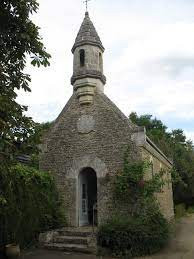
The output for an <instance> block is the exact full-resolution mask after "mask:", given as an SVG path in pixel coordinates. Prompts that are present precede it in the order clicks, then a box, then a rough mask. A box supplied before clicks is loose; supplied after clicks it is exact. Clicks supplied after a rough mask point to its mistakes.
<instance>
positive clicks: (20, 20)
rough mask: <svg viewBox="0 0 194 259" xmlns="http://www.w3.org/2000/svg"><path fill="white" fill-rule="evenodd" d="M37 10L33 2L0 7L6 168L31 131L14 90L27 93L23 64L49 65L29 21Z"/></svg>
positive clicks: (0, 149)
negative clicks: (29, 60) (29, 59)
mask: <svg viewBox="0 0 194 259" xmlns="http://www.w3.org/2000/svg"><path fill="white" fill-rule="evenodd" d="M37 10H38V3H37V2H36V0H30V1H29V0H9V1H6V0H3V1H1V5H0V19H1V21H0V159H1V160H2V161H3V163H4V164H5V165H8V164H10V163H11V162H12V161H13V160H14V158H15V157H17V155H18V147H20V143H21V142H24V141H25V140H26V139H27V138H28V136H29V135H30V134H31V133H32V130H33V127H34V122H33V121H32V119H31V118H28V117H27V116H25V115H24V112H26V110H27V107H26V106H22V105H20V104H19V103H17V101H16V97H17V91H16V90H20V89H22V90H24V91H30V87H29V83H30V81H31V80H30V76H29V75H28V74H26V73H24V68H25V66H26V60H27V58H28V57H31V59H32V62H31V63H32V64H33V65H37V66H40V65H43V66H47V65H49V61H48V60H49V58H50V55H49V54H48V53H47V52H46V50H45V47H44V45H43V43H42V39H41V37H40V35H39V28H38V27H37V26H36V25H35V24H34V23H33V22H32V21H31V20H30V16H31V15H32V14H33V13H34V12H37Z"/></svg>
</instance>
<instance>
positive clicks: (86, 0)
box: [84, 0, 91, 12]
mask: <svg viewBox="0 0 194 259" xmlns="http://www.w3.org/2000/svg"><path fill="white" fill-rule="evenodd" d="M89 1H91V0H85V1H84V3H86V12H87V11H88V2H89Z"/></svg>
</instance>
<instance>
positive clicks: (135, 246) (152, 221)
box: [98, 150, 169, 258]
mask: <svg viewBox="0 0 194 259" xmlns="http://www.w3.org/2000/svg"><path fill="white" fill-rule="evenodd" d="M128 152H129V150H127V152H126V154H125V156H124V168H123V171H122V172H120V173H118V174H117V175H116V176H115V179H114V181H113V191H114V202H115V207H116V206H118V204H122V205H124V206H128V207H131V209H130V212H128V213H123V211H122V209H121V211H118V210H116V212H115V215H116V216H115V215H114V216H112V218H110V219H109V220H108V221H107V222H106V223H105V224H103V225H101V226H100V228H99V232H98V244H99V246H101V247H106V248H108V249H109V250H111V251H112V253H113V254H115V255H117V256H122V257H123V256H127V258H129V257H133V256H141V255H148V254H152V253H154V252H157V251H159V250H160V249H161V248H162V247H163V246H164V245H165V244H166V243H167V241H168V237H169V225H168V223H167V221H166V220H165V218H164V217H163V215H162V214H161V212H160V210H159V206H158V203H157V201H156V198H155V196H154V193H156V192H160V191H161V189H162V187H163V185H164V184H165V181H164V180H163V175H164V173H165V172H164V171H161V172H160V173H153V176H152V177H149V179H147V180H145V176H146V174H147V173H148V169H149V167H150V164H149V163H147V162H141V161H138V162H137V161H135V162H129V161H128V158H127V154H128ZM150 174H151V173H150Z"/></svg>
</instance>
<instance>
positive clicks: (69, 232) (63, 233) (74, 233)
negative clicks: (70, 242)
mask: <svg viewBox="0 0 194 259" xmlns="http://www.w3.org/2000/svg"><path fill="white" fill-rule="evenodd" d="M58 234H59V235H60V236H74V237H87V236H90V235H92V232H86V231H76V230H74V231H73V230H58Z"/></svg>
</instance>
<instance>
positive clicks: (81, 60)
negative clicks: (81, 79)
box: [79, 49, 85, 67]
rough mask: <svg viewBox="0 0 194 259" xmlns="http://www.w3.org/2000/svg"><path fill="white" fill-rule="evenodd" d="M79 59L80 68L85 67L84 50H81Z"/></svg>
mask: <svg viewBox="0 0 194 259" xmlns="http://www.w3.org/2000/svg"><path fill="white" fill-rule="evenodd" d="M79 59H80V66H81V67H84V66H85V50H84V49H80V51H79Z"/></svg>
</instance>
